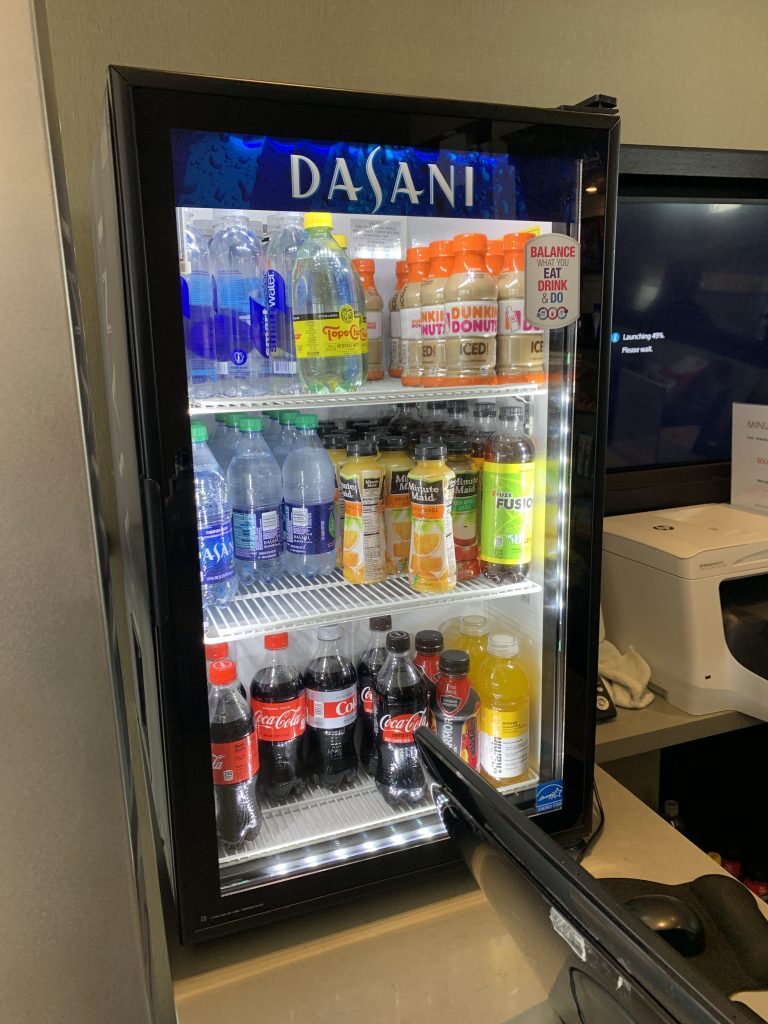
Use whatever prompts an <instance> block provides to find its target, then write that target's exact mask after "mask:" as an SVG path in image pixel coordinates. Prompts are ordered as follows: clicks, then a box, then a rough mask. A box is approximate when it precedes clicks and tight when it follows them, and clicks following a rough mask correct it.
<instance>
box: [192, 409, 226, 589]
mask: <svg viewBox="0 0 768 1024" xmlns="http://www.w3.org/2000/svg"><path fill="white" fill-rule="evenodd" d="M191 429H192V465H193V467H194V474H195V504H196V506H197V539H198V550H199V555H200V583H201V585H202V590H203V608H210V607H211V606H212V605H223V604H229V602H230V601H231V600H232V599H233V597H234V596H235V594H236V593H237V576H236V575H235V558H234V542H233V539H232V508H231V506H230V503H229V497H228V495H227V485H226V482H225V480H224V475H223V474H222V472H221V469H220V468H219V464H218V463H217V462H216V459H215V458H214V457H213V455H212V454H211V450H210V448H209V447H208V428H207V427H206V425H205V424H204V423H200V422H193V423H192V428H191Z"/></svg>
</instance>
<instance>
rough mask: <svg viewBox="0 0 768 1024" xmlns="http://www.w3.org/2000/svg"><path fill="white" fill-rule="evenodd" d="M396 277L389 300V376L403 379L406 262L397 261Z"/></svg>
mask: <svg viewBox="0 0 768 1024" xmlns="http://www.w3.org/2000/svg"><path fill="white" fill-rule="evenodd" d="M395 275H396V278H395V290H394V291H393V292H392V298H391V299H390V300H389V376H390V377H401V376H402V375H403V362H402V358H401V355H400V347H401V341H400V292H401V291H402V290H403V288H404V287H405V279H406V277H407V276H408V264H407V263H406V261H405V260H398V261H397V263H396V264H395Z"/></svg>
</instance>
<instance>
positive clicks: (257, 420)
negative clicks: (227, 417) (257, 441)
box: [237, 416, 263, 434]
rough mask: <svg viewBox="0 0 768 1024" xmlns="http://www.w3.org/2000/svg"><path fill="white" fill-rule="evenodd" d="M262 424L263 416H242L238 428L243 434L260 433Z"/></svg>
mask: <svg viewBox="0 0 768 1024" xmlns="http://www.w3.org/2000/svg"><path fill="white" fill-rule="evenodd" d="M262 425H263V424H262V419H261V416H241V417H240V423H239V424H238V427H237V429H238V430H239V431H240V433H241V434H248V433H251V434H260V433H261V430H262Z"/></svg>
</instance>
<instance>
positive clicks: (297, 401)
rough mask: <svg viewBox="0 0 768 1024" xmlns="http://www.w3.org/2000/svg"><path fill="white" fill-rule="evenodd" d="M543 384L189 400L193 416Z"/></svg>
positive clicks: (380, 387)
mask: <svg viewBox="0 0 768 1024" xmlns="http://www.w3.org/2000/svg"><path fill="white" fill-rule="evenodd" d="M543 390H545V389H544V388H543V387H542V385H540V384H488V385H480V386H478V385H477V384H465V385H461V386H453V385H447V386H445V387H430V388H407V387H405V386H404V385H402V384H401V383H400V381H399V379H398V378H394V377H390V378H385V379H384V380H375V381H368V382H367V383H366V384H364V385H363V387H362V388H361V389H360V390H359V391H351V392H342V393H335V394H330V395H316V394H299V395H272V394H265V395H256V396H255V397H253V398H203V399H192V400H190V403H189V412H190V414H191V415H200V414H205V413H208V414H215V413H226V412H250V411H252V410H254V409H316V408H320V407H323V408H326V407H331V408H333V407H335V408H339V407H343V406H353V405H389V404H390V403H392V402H408V403H412V402H428V401H444V400H445V399H449V398H453V399H476V398H506V397H515V396H518V395H520V396H522V395H535V394H537V393H539V392H540V391H543Z"/></svg>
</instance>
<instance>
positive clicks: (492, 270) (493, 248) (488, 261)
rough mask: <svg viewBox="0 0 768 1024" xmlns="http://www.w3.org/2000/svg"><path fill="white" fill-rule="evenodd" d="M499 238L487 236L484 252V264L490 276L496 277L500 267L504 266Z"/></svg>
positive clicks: (501, 241) (502, 250) (501, 243)
mask: <svg viewBox="0 0 768 1024" xmlns="http://www.w3.org/2000/svg"><path fill="white" fill-rule="evenodd" d="M503 244H504V243H503V240H502V239H501V238H489V239H488V249H487V251H486V253H485V265H486V268H487V269H488V273H489V274H490V275H491V277H495V278H496V279H498V276H499V274H500V273H501V268H502V267H503V266H504V249H503Z"/></svg>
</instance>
